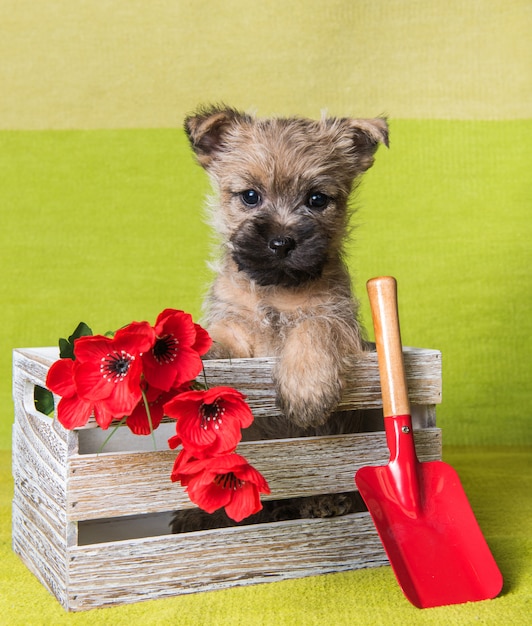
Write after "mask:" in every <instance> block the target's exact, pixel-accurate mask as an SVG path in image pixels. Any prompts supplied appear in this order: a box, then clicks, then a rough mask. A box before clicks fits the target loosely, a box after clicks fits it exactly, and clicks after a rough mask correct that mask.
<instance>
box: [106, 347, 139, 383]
mask: <svg viewBox="0 0 532 626" xmlns="http://www.w3.org/2000/svg"><path fill="white" fill-rule="evenodd" d="M134 360H135V357H134V356H133V355H131V354H129V353H128V352H126V351H125V350H121V351H120V352H118V351H115V352H110V353H109V354H107V355H106V356H104V357H102V361H101V363H100V373H101V375H102V377H103V378H104V379H105V380H107V381H109V382H114V383H118V382H120V381H121V380H123V379H124V378H125V377H126V376H127V373H128V371H129V366H130V365H131V363H132V362H133V361H134Z"/></svg>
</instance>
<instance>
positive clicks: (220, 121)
mask: <svg viewBox="0 0 532 626" xmlns="http://www.w3.org/2000/svg"><path fill="white" fill-rule="evenodd" d="M246 119H249V118H248V116H246V115H244V114H243V113H240V112H239V111H235V110H234V109H231V108H229V107H224V106H221V107H218V106H212V107H209V108H204V109H200V110H199V111H197V112H196V113H195V114H194V115H189V116H188V117H187V118H186V119H185V132H186V133H187V136H188V139H189V141H190V145H191V146H192V149H193V150H194V152H195V153H196V156H197V159H198V161H199V163H200V165H202V166H203V167H204V168H208V167H209V165H210V163H211V162H212V160H213V158H214V157H215V156H216V153H217V152H219V151H220V150H221V149H222V147H223V142H224V136H225V134H226V133H227V131H228V130H229V128H230V127H231V126H232V125H233V124H234V123H235V122H237V121H243V120H246Z"/></svg>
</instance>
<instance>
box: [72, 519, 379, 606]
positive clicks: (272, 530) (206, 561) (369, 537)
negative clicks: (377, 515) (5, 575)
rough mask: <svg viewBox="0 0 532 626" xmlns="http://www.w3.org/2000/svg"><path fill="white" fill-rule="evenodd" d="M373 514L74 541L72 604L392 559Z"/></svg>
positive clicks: (123, 599) (160, 594) (141, 597)
mask: <svg viewBox="0 0 532 626" xmlns="http://www.w3.org/2000/svg"><path fill="white" fill-rule="evenodd" d="M387 563H388V561H387V559H386V556H385V553H384V550H383V548H382V545H381V543H380V541H379V539H378V536H377V533H376V531H375V528H374V526H373V523H372V521H371V518H370V516H369V514H367V513H358V514H353V515H347V516H345V517H339V518H332V519H328V520H323V519H322V520H300V521H298V522H280V523H277V524H260V525H257V526H248V527H243V528H229V529H227V528H226V529H222V530H218V531H203V532H197V533H189V534H187V535H175V536H170V537H164V538H160V537H159V538H155V539H152V540H144V541H140V540H133V541H122V542H115V543H113V544H98V545H93V546H90V547H83V548H76V549H75V550H74V551H73V553H72V559H71V570H70V573H71V578H70V581H71V589H70V594H71V596H72V600H71V603H70V606H71V608H72V609H73V610H83V609H90V608H94V607H103V606H113V605H117V604H124V603H131V602H138V601H140V600H149V599H156V598H164V597H170V596H176V595H180V594H183V593H191V592H196V591H209V590H214V589H222V588H225V587H231V586H235V585H248V584H254V583H260V582H268V581H269V582H272V581H278V580H285V579H289V578H300V577H304V576H313V575H317V574H324V573H331V572H338V571H346V570H353V569H359V568H363V567H371V566H380V565H385V564H387Z"/></svg>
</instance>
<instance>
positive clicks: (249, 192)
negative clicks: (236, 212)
mask: <svg viewBox="0 0 532 626" xmlns="http://www.w3.org/2000/svg"><path fill="white" fill-rule="evenodd" d="M240 198H241V199H242V202H243V203H244V204H245V205H246V206H257V204H259V202H260V193H259V192H258V191H255V189H246V191H243V192H242V193H241V194H240Z"/></svg>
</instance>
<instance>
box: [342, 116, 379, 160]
mask: <svg viewBox="0 0 532 626" xmlns="http://www.w3.org/2000/svg"><path fill="white" fill-rule="evenodd" d="M346 121H347V123H348V125H349V129H350V132H351V136H352V138H353V143H354V148H355V153H356V158H357V165H358V167H359V168H360V171H361V172H364V171H366V170H367V169H369V168H370V167H371V166H372V165H373V161H374V158H373V155H374V154H375V152H376V151H377V148H378V147H379V143H383V144H384V145H385V146H386V147H387V148H388V147H389V145H390V142H389V136H388V122H387V121H386V119H385V118H383V117H376V118H374V119H370V120H353V119H350V120H346Z"/></svg>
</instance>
